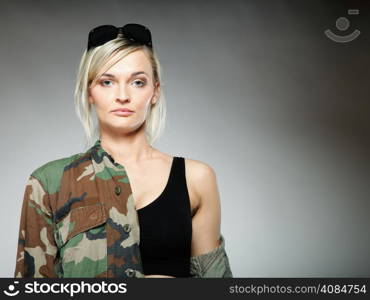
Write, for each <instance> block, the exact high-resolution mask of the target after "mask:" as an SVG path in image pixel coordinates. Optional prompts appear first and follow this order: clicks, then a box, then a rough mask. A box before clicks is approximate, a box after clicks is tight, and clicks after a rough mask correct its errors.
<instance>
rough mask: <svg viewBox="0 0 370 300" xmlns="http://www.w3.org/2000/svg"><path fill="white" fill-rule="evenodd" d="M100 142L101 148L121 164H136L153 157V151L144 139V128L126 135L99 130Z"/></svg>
mask: <svg viewBox="0 0 370 300" xmlns="http://www.w3.org/2000/svg"><path fill="white" fill-rule="evenodd" d="M100 141H101V147H102V148H103V149H104V150H105V151H106V152H108V154H110V155H111V156H112V157H113V159H114V160H115V161H117V162H120V163H122V164H126V163H127V164H131V163H133V164H136V163H139V162H142V161H145V160H148V159H151V158H152V157H153V152H154V149H153V147H152V146H150V145H149V143H148V141H147V139H146V136H145V128H144V126H141V127H140V128H139V129H138V130H137V131H135V132H130V133H128V134H122V133H120V134H115V133H112V132H108V131H104V130H101V132H100Z"/></svg>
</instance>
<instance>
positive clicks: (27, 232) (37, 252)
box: [14, 175, 58, 277]
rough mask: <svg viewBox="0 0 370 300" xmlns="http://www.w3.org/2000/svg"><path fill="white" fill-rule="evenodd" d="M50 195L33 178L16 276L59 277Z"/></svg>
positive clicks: (21, 229) (24, 211) (26, 197)
mask: <svg viewBox="0 0 370 300" xmlns="http://www.w3.org/2000/svg"><path fill="white" fill-rule="evenodd" d="M57 250H58V249H57V247H56V244H55V241H54V235H53V221H52V212H51V209H50V205H49V195H48V194H47V193H46V192H45V189H44V188H43V186H42V184H41V182H40V181H39V180H38V179H36V178H35V177H33V176H32V175H31V176H29V178H28V180H27V185H26V188H25V192H24V197H23V203H22V211H21V219H20V226H19V239H18V249H17V256H16V266H15V271H14V277H58V276H57V269H58V263H57V259H56V256H57Z"/></svg>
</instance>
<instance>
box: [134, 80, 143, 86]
mask: <svg viewBox="0 0 370 300" xmlns="http://www.w3.org/2000/svg"><path fill="white" fill-rule="evenodd" d="M134 82H139V83H140V84H141V85H139V87H143V86H144V85H145V82H144V81H142V80H135V81H134Z"/></svg>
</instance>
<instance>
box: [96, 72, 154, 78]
mask: <svg viewBox="0 0 370 300" xmlns="http://www.w3.org/2000/svg"><path fill="white" fill-rule="evenodd" d="M140 74H145V75H146V76H148V77H149V75H148V74H147V73H146V72H144V71H137V72H133V73H131V77H133V76H136V75H140ZM101 76H107V77H111V78H115V77H116V76H114V75H113V74H109V73H103V74H102V75H101Z"/></svg>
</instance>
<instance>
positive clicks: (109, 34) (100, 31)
mask: <svg viewBox="0 0 370 300" xmlns="http://www.w3.org/2000/svg"><path fill="white" fill-rule="evenodd" d="M117 34H118V28H117V27H115V26H113V25H102V26H98V27H96V28H94V29H92V30H91V31H90V33H89V41H88V45H87V48H88V49H90V48H91V47H96V46H100V45H103V44H104V43H106V42H108V41H110V40H112V39H115V38H116V37H117Z"/></svg>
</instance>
